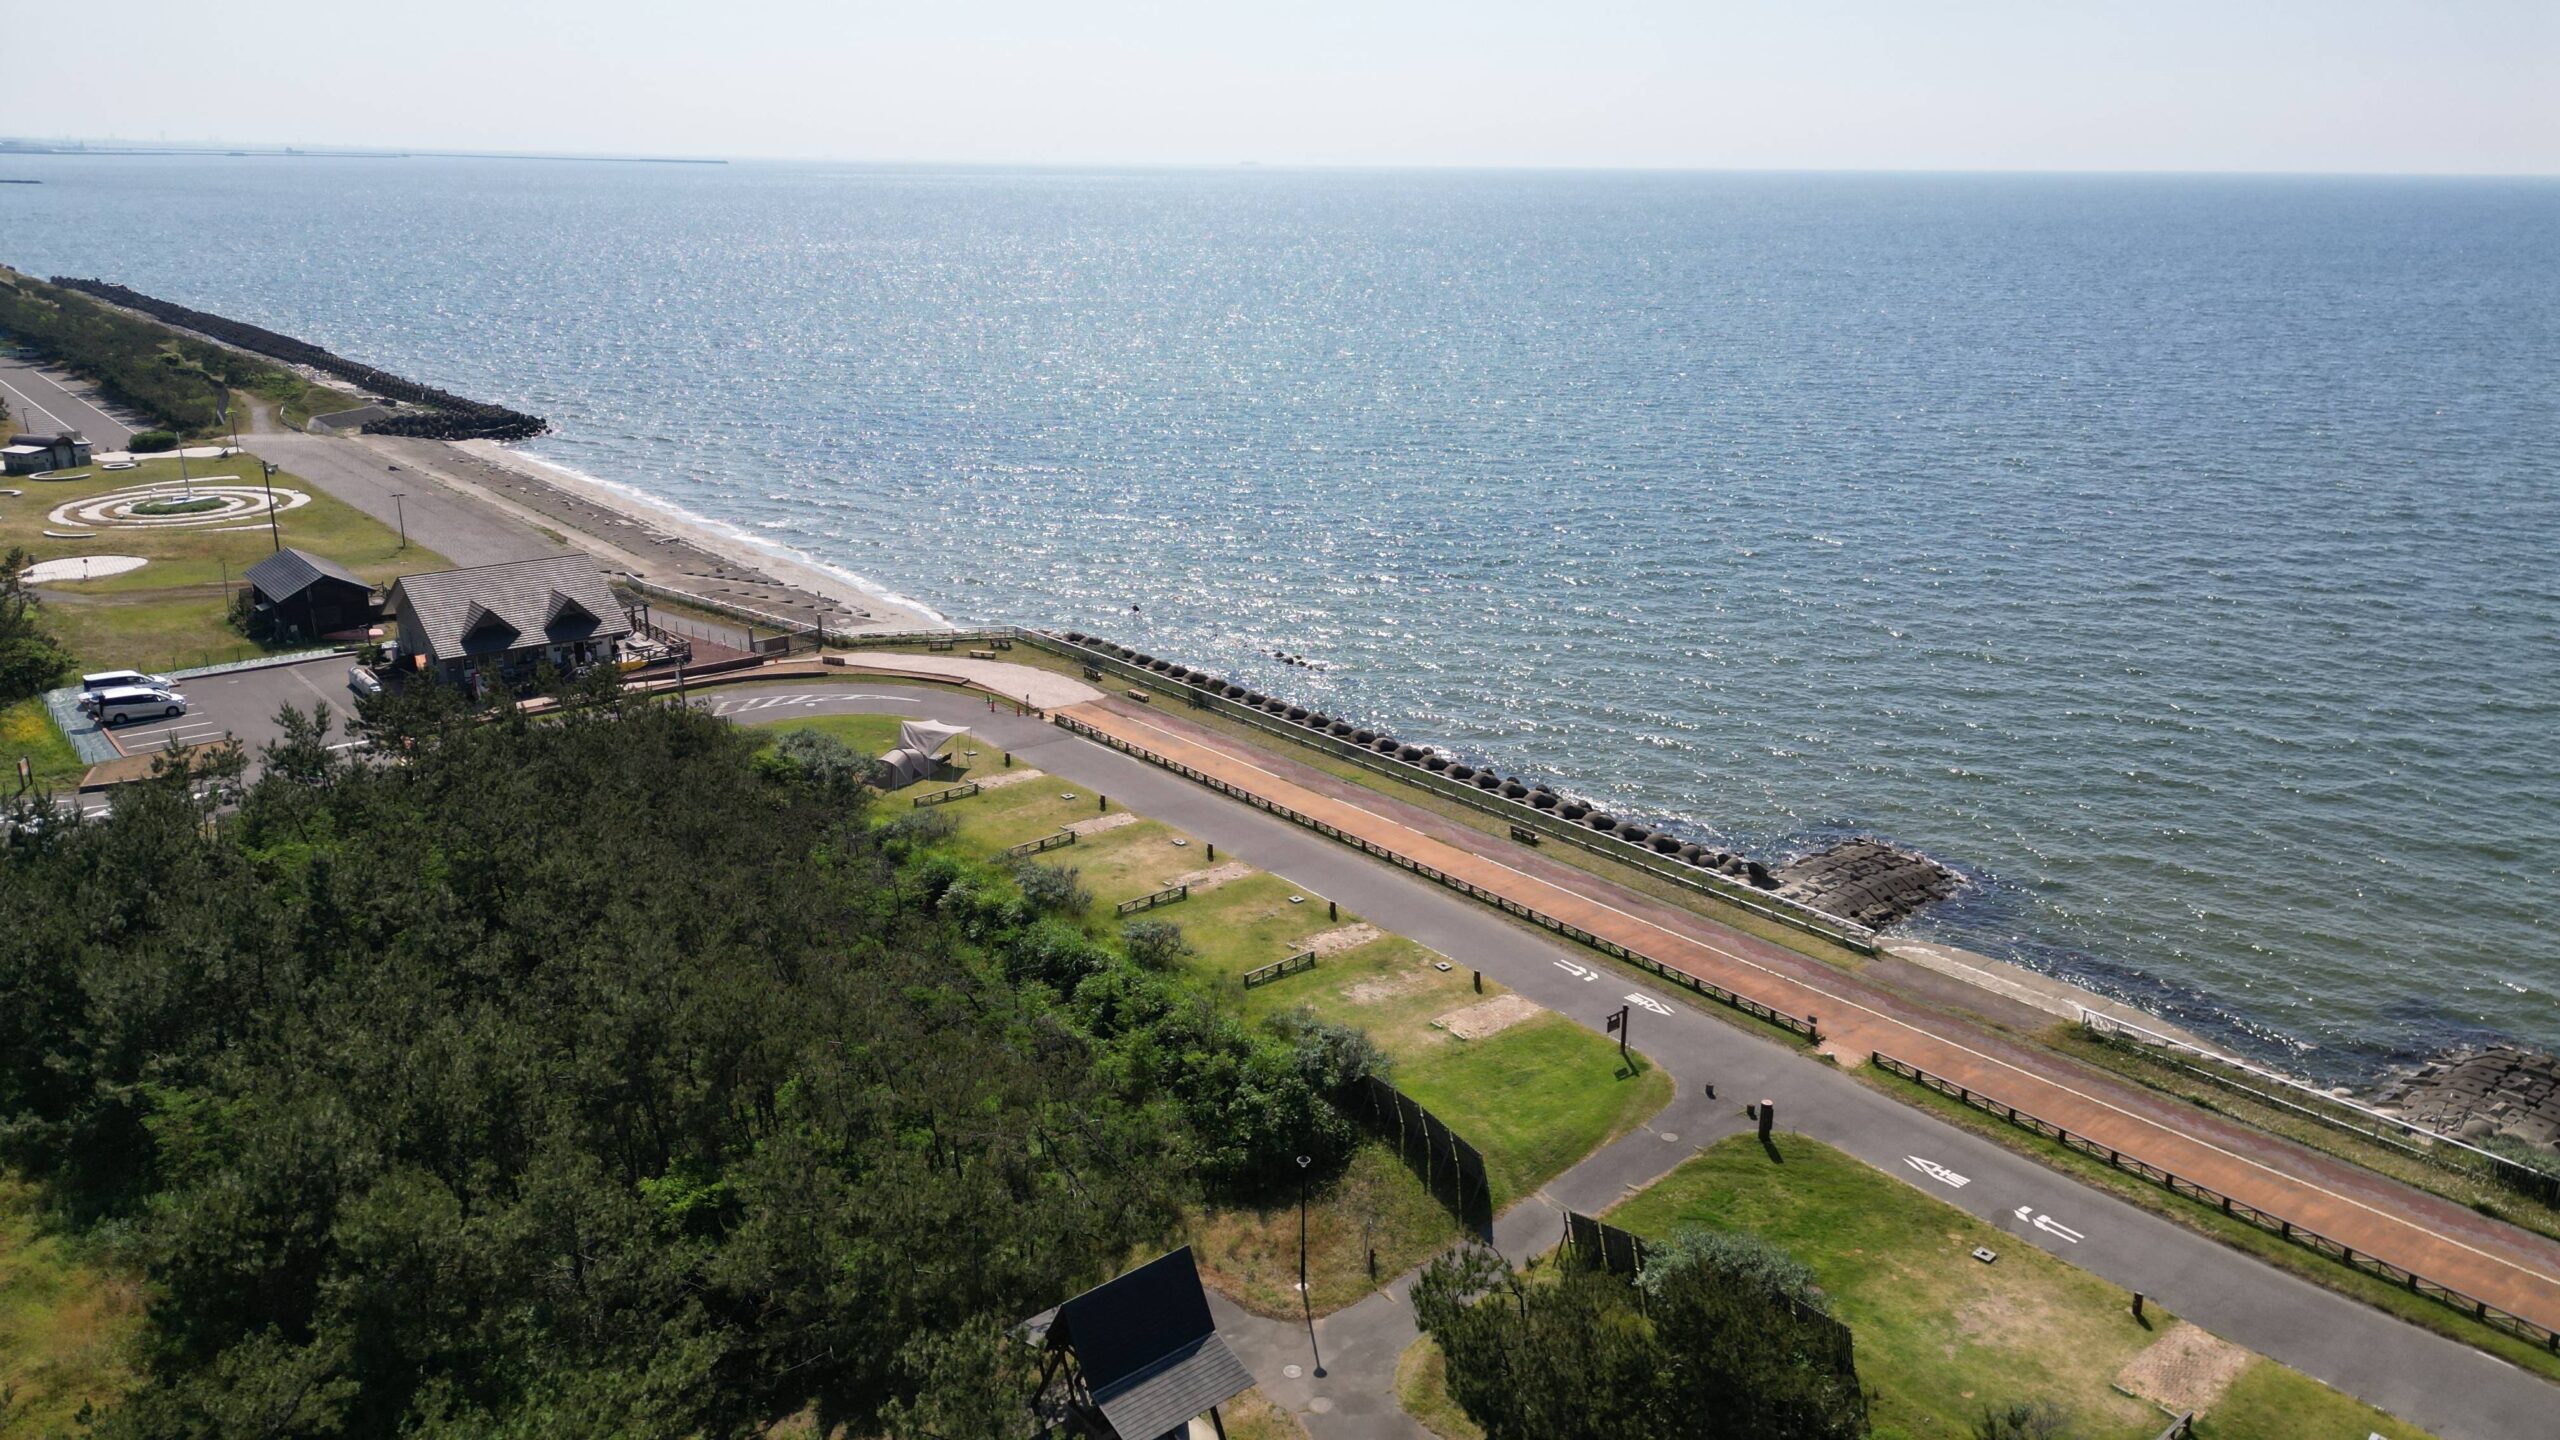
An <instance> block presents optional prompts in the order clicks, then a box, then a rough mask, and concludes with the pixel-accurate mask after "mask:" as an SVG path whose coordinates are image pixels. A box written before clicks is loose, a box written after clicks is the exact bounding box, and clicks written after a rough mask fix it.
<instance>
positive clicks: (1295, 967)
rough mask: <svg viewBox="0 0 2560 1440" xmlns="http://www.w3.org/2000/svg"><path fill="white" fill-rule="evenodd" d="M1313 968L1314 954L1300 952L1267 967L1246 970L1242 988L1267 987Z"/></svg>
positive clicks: (1314, 965) (1314, 966) (1309, 951)
mask: <svg viewBox="0 0 2560 1440" xmlns="http://www.w3.org/2000/svg"><path fill="white" fill-rule="evenodd" d="M1314 968H1316V952H1314V951H1313V950H1301V951H1299V952H1298V953H1297V954H1295V955H1292V956H1290V957H1289V958H1288V959H1286V960H1275V961H1273V962H1271V963H1270V964H1268V965H1259V966H1256V967H1254V968H1253V969H1251V970H1247V971H1246V972H1244V988H1246V989H1247V990H1250V989H1252V988H1254V987H1255V986H1257V985H1268V984H1270V983H1271V982H1272V981H1274V980H1278V979H1280V978H1282V977H1283V976H1288V975H1295V974H1297V973H1298V972H1299V971H1301V970H1313V969H1314Z"/></svg>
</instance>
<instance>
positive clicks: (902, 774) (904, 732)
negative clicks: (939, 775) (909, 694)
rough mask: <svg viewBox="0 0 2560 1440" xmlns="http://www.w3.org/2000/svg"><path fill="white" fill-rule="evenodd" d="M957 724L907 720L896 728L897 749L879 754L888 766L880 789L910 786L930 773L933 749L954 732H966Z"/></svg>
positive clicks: (883, 762) (948, 741)
mask: <svg viewBox="0 0 2560 1440" xmlns="http://www.w3.org/2000/svg"><path fill="white" fill-rule="evenodd" d="M965 733H967V732H965V731H964V730H962V729H961V727H959V726H957V725H937V724H935V723H934V722H933V721H931V720H909V721H907V722H906V723H905V724H903V725H900V726H899V727H898V748H897V749H895V750H892V751H890V752H889V753H888V754H886V755H883V756H881V757H880V763H881V764H882V765H884V766H886V767H887V768H888V771H889V773H888V775H887V776H885V777H884V778H883V779H882V781H881V788H882V789H885V790H895V789H897V788H898V787H899V786H901V785H913V784H914V783H916V782H917V781H919V780H922V779H923V778H925V777H926V776H928V775H931V774H932V773H933V752H934V751H936V750H939V749H941V748H942V747H943V746H944V745H946V744H948V743H950V740H951V737H952V736H954V735H960V734H965Z"/></svg>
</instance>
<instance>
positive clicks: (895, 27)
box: [0, 0, 2560, 174]
mask: <svg viewBox="0 0 2560 1440" xmlns="http://www.w3.org/2000/svg"><path fill="white" fill-rule="evenodd" d="M10 29H11V32H12V37H13V41H14V42H15V43H16V44H17V45H19V46H20V47H21V48H22V49H25V53H29V54H44V55H49V56H67V57H72V58H73V59H75V60H77V61H78V62H80V63H76V64H71V65H64V66H54V65H37V64H27V65H16V66H12V67H11V73H10V79H9V83H8V87H7V102H6V104H5V106H0V133H11V132H15V133H22V134H37V135H88V136H97V135H103V134H108V133H113V134H116V135H120V136H124V137H128V138H134V139H153V138H158V137H160V136H161V135H164V134H165V135H166V136H167V137H168V138H170V139H172V140H177V139H207V138H218V139H223V140H229V141H234V142H245V141H258V142H287V143H304V144H324V145H327V144H335V145H400V146H411V147H418V148H453V149H503V150H565V151H579V152H611V153H624V154H629V153H659V154H677V155H724V156H733V157H741V158H744V157H754V156H789V157H804V158H827V159H847V160H942V161H976V162H1030V163H1043V162H1069V163H1082V162H1106V163H1112V162H1133V163H1150V164H1162V163H1172V164H1218V165H1223V164H1229V163H1233V162H1237V161H1244V160H1254V161H1262V162H1265V163H1270V164H1373V165H1528V166H1676V167H1706V168H1737V167H1739V168H1852V169H2064V170H2118V169H2166V170H2282V171H2296V170H2321V171H2327V170H2347V171H2385V172H2403V171H2454V172H2484V173H2486V172H2505V173H2514V172H2528V173H2538V174H2552V173H2560V0H2513V3H2505V0H2439V3H2432V4H2419V3H2410V4H2400V3H2385V0H2325V3H2295V0H2264V3H2252V0H2227V3H2212V4H2204V3H2189V0H2141V3H2135V0H2115V3H2108V4H2097V3H2075V0H2042V3H2004V0H1942V3H1928V0H1903V3H1847V0H1835V3H1822V0H1807V3H1794V4H1765V5H1764V4H1718V3H1712V0H1690V3H1674V0H1600V3H1592V0H1543V3H1529V0H1465V3H1455V0H1382V3H1370V4H1355V3H1339V0H1291V3H1287V4H1270V3H1266V4H1260V5H1252V6H1246V5H1238V4H1233V3H1219V0H1190V3H1178V4H1151V3H1145V0H1042V3H1030V0H967V3H935V0H900V3H894V4H876V3H869V0H729V3H719V4H709V3H699V0H697V3H690V4H672V3H659V0H503V3H500V0H442V3H438V4H435V5H432V6H418V5H394V4H369V5H340V6H327V7H322V8H318V9H314V8H313V7H311V6H308V5H293V6H278V5H269V4H264V3H260V0H245V3H233V4H228V5H213V4H206V3H204V0H185V3H171V0H112V3H107V4H99V5H91V6H76V5H71V6H64V5H57V6H40V7H34V8H31V9H29V10H28V11H26V12H25V13H24V14H22V15H20V16H19V17H18V19H17V20H16V22H15V23H14V24H13V25H12V26H11V27H10ZM31 42H32V48H26V47H28V46H29V45H30V43H31Z"/></svg>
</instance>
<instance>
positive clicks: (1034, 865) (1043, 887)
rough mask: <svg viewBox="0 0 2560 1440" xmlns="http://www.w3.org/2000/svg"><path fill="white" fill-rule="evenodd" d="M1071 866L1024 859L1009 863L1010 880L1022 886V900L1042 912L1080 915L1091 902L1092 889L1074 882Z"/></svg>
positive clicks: (1037, 911) (1074, 871) (1074, 872)
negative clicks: (1014, 863)
mask: <svg viewBox="0 0 2560 1440" xmlns="http://www.w3.org/2000/svg"><path fill="white" fill-rule="evenodd" d="M1076 873H1077V872H1076V870H1075V867H1073V866H1069V865H1043V864H1041V863H1039V862H1038V861H1036V860H1025V861H1023V862H1022V863H1021V864H1019V865H1016V866H1015V867H1013V883H1015V884H1016V885H1019V886H1021V887H1022V902H1023V903H1024V904H1026V905H1028V906H1030V907H1031V908H1032V910H1033V911H1035V912H1036V913H1038V914H1042V915H1081V914H1083V913H1084V912H1085V911H1086V909H1087V908H1089V907H1090V906H1091V905H1092V904H1093V892H1092V891H1091V890H1088V889H1086V888H1085V887H1084V886H1082V885H1079V884H1077V883H1076Z"/></svg>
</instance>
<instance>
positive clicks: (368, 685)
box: [347, 665, 382, 695]
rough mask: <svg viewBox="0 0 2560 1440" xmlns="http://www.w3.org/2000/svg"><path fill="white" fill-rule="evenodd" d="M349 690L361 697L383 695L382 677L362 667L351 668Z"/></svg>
mask: <svg viewBox="0 0 2560 1440" xmlns="http://www.w3.org/2000/svg"><path fill="white" fill-rule="evenodd" d="M347 688H348V689H350V690H353V691H354V692H356V693H357V694H359V695H379V694H381V693H382V677H381V676H379V675H376V674H374V673H373V672H372V671H370V670H367V669H366V668H364V667H363V666H361V665H356V666H351V667H349V669H348V670H347Z"/></svg>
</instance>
